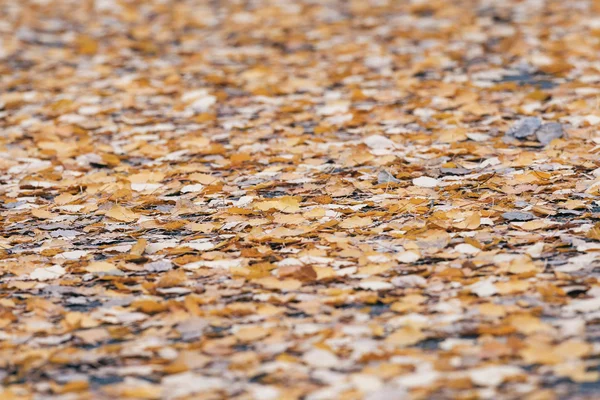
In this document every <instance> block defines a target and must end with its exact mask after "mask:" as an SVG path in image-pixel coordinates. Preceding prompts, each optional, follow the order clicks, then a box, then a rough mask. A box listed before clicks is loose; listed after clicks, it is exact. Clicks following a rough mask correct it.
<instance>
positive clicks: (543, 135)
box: [535, 122, 564, 146]
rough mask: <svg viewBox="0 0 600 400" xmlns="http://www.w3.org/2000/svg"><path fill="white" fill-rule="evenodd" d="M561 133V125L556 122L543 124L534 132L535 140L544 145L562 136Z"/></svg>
mask: <svg viewBox="0 0 600 400" xmlns="http://www.w3.org/2000/svg"><path fill="white" fill-rule="evenodd" d="M563 134H564V132H563V126H562V124H559V123H558V122H550V123H547V124H544V125H542V127H541V128H540V129H538V130H537V131H536V132H535V136H536V137H537V140H538V141H539V142H540V143H541V144H543V145H544V146H546V145H548V144H550V142H551V141H553V140H554V139H558V138H561V137H563Z"/></svg>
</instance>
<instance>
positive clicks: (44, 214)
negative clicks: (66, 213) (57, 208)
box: [31, 208, 57, 219]
mask: <svg viewBox="0 0 600 400" xmlns="http://www.w3.org/2000/svg"><path fill="white" fill-rule="evenodd" d="M31 215H33V216H34V217H36V218H39V219H51V218H55V217H56V216H57V214H54V213H52V212H50V211H48V210H44V209H41V208H34V209H32V210H31Z"/></svg>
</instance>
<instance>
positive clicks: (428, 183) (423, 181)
mask: <svg viewBox="0 0 600 400" xmlns="http://www.w3.org/2000/svg"><path fill="white" fill-rule="evenodd" d="M412 183H413V185H415V186H419V187H424V188H434V187H436V186H437V185H439V184H440V181H438V180H437V179H435V178H430V177H428V176H421V177H419V178H415V179H413V180H412Z"/></svg>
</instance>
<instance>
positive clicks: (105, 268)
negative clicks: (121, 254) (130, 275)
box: [85, 261, 118, 273]
mask: <svg viewBox="0 0 600 400" xmlns="http://www.w3.org/2000/svg"><path fill="white" fill-rule="evenodd" d="M85 270H86V271H87V272H91V273H103V272H104V273H110V272H114V271H118V268H117V267H116V266H115V265H114V264H111V263H109V262H106V261H96V262H93V263H90V264H89V265H88V266H87V267H85Z"/></svg>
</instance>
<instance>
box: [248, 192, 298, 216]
mask: <svg viewBox="0 0 600 400" xmlns="http://www.w3.org/2000/svg"><path fill="white" fill-rule="evenodd" d="M254 208H255V209H257V210H260V211H268V210H271V209H275V210H277V211H281V212H285V213H295V212H298V211H300V199H298V198H297V197H292V196H283V197H279V198H278V199H275V200H267V201H261V202H258V203H256V204H254Z"/></svg>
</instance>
